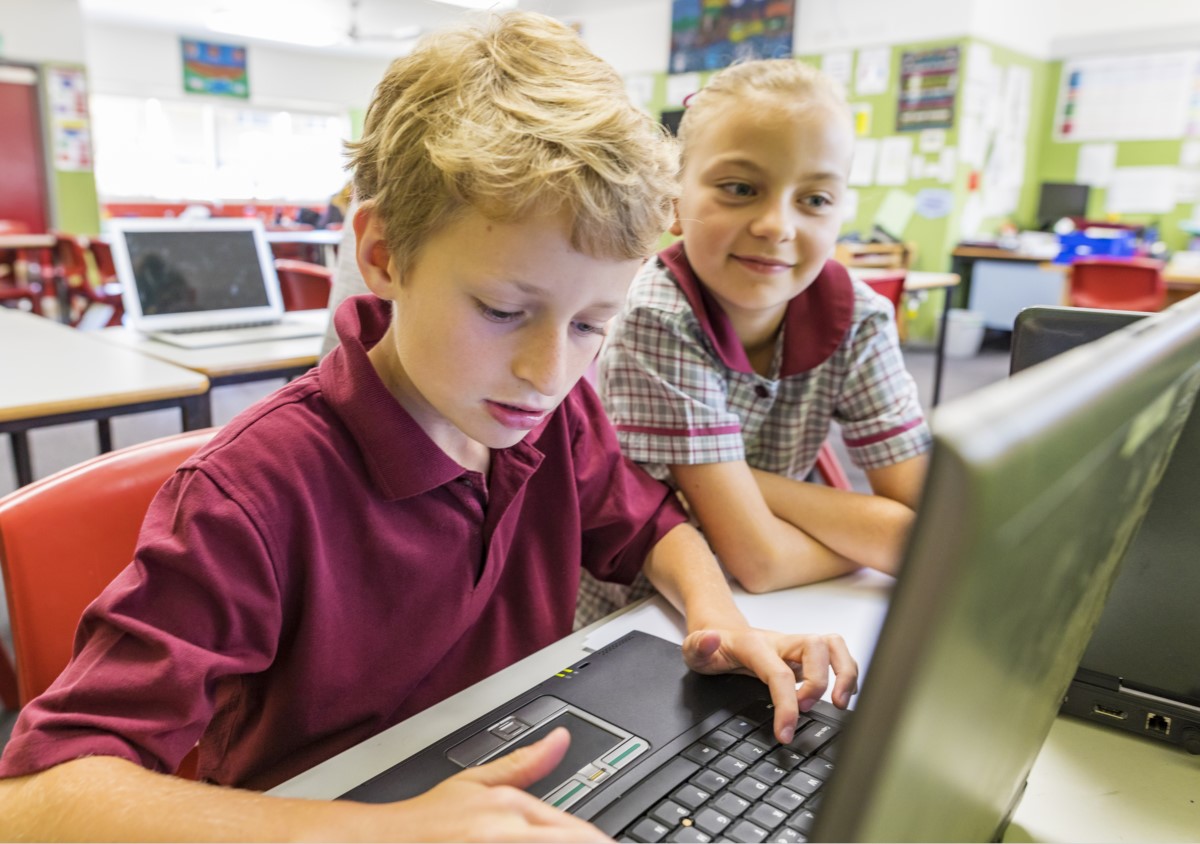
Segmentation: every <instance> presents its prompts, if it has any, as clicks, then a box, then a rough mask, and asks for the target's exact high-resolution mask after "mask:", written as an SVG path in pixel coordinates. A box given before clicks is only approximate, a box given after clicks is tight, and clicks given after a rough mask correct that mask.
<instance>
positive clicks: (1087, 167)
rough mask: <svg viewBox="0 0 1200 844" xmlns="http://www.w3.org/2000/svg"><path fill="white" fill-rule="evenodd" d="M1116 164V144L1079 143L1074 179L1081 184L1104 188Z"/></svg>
mask: <svg viewBox="0 0 1200 844" xmlns="http://www.w3.org/2000/svg"><path fill="white" fill-rule="evenodd" d="M1116 166H1117V145H1116V144H1081V145H1080V147H1079V162H1078V164H1077V165H1076V167H1075V181H1076V182H1078V183H1079V184H1081V185H1092V186H1093V187H1098V188H1106V187H1108V184H1109V182H1111V181H1112V174H1113V170H1114V169H1115V168H1116Z"/></svg>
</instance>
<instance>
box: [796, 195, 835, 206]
mask: <svg viewBox="0 0 1200 844" xmlns="http://www.w3.org/2000/svg"><path fill="white" fill-rule="evenodd" d="M803 202H804V204H805V205H807V206H808V207H809V208H825V207H827V206H829V205H832V204H833V200H831V199H830V198H829V197H827V196H821V195H820V194H817V195H814V196H806V197H805V198H804V199H803Z"/></svg>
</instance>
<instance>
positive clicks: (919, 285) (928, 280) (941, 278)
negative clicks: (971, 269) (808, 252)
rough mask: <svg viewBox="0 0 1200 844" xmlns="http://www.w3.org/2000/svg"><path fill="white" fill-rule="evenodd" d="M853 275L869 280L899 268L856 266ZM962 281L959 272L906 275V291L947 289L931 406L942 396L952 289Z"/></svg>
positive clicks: (916, 272)
mask: <svg viewBox="0 0 1200 844" xmlns="http://www.w3.org/2000/svg"><path fill="white" fill-rule="evenodd" d="M849 272H850V274H851V275H854V276H857V277H858V278H861V279H864V280H867V279H870V278H872V277H879V276H885V275H894V274H895V273H896V272H897V270H883V269H878V270H876V269H868V268H865V267H854V268H852V269H850V270H849ZM960 281H961V277H960V276H959V275H958V273H933V272H922V271H920V270H910V271H908V272H906V273H905V275H904V292H905V293H911V292H916V291H920V290H938V289H941V290H945V291H946V296H945V298H944V299H943V301H942V313H941V315H940V316H939V317H938V326H939V327H938V333H937V335H938V336H937V346H936V349H937V351H936V354H935V355H934V362H933V399H932V402H931V406H933V407H936V406H937V403H938V402H939V401H940V400H941V397H942V369H943V367H944V365H945V362H946V354H945V352H946V322H947V317H948V316H949V314H950V289H951V288H953V287H956V286H957V285H958V284H959V282H960Z"/></svg>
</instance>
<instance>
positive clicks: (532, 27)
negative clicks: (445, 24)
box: [347, 12, 678, 269]
mask: <svg viewBox="0 0 1200 844" xmlns="http://www.w3.org/2000/svg"><path fill="white" fill-rule="evenodd" d="M347 148H348V149H349V151H350V155H351V162H350V166H352V167H353V168H354V173H355V177H354V180H355V192H356V196H357V197H358V199H359V200H360V201H361V202H362V203H363V204H364V205H365V204H367V203H370V205H371V206H372V207H373V208H374V210H375V212H376V213H377V215H378V216H379V217H380V218H381V219H382V220H383V223H384V227H385V231H386V238H387V241H388V246H389V248H390V249H391V251H392V255H393V258H394V260H396V261H397V263H398V264H399V265H400V267H401V268H402V269H406V268H408V267H409V266H410V265H411V263H412V261H413V260H414V259H415V257H416V256H417V254H418V253H419V251H420V249H421V246H422V244H423V243H424V242H425V241H426V240H427V239H428V238H429V237H430V235H431V234H432V233H434V232H435V231H437V230H438V229H439V228H440V227H442V226H444V225H445V224H446V223H448V222H450V221H451V220H452V219H454V218H455V216H456V215H457V214H460V213H462V212H463V211H464V210H465V209H467V208H473V209H475V210H476V211H478V212H480V213H482V214H483V215H484V216H486V217H489V218H491V219H494V220H497V221H500V222H512V221H515V220H518V219H520V218H522V217H524V216H526V215H529V214H531V213H557V212H563V211H565V212H567V213H568V214H569V217H570V219H571V221H572V223H571V235H570V236H571V245H572V247H573V248H575V249H577V250H579V251H581V252H584V253H586V254H589V255H591V256H593V257H598V258H611V259H617V260H627V259H635V258H642V257H645V256H647V255H650V254H651V253H652V252H653V251H654V247H655V244H656V243H657V241H658V238H659V237H660V235H661V234H662V233H663V231H665V230H666V228H667V226H668V225H669V224H670V219H671V209H672V200H673V199H674V197H675V196H676V179H675V175H676V170H677V160H678V159H677V153H676V148H675V145H674V141H673V140H672V139H671V138H670V137H669V136H668V135H667V133H665V131H664V130H663V129H662V128H661V127H660V126H659V125H658V124H657V123H656V122H655V121H654V120H653V119H651V118H650V117H649V115H647V114H645V113H643V112H642V111H641V110H639V109H638V108H636V107H634V105H633V104H632V103H631V102H630V100H629V97H628V94H627V93H626V91H625V86H624V84H623V83H622V81H621V78H620V77H619V76H618V75H617V73H616V72H615V71H614V70H613V69H612V68H611V67H610V66H609V65H608V64H606V63H605V62H604V61H602V60H601V59H599V58H598V57H597V56H595V55H594V54H593V53H592V52H591V51H589V50H588V48H587V47H586V46H584V44H583V42H582V40H580V38H579V36H578V35H577V34H576V33H575V31H574V30H572V29H571V28H570V27H568V26H566V25H564V24H562V23H559V22H558V21H556V20H554V19H552V18H549V17H545V16H543V15H538V14H533V13H523V12H512V13H506V14H502V15H495V16H492V17H490V18H488V19H486V20H484V21H482V22H478V23H473V24H468V25H465V26H462V27H459V28H456V29H452V30H449V31H446V32H442V33H440V34H435V35H432V36H430V37H428V38H426V39H425V40H424V41H423V42H422V43H421V44H420V45H419V46H418V47H417V49H416V51H414V52H413V53H412V54H410V55H408V56H406V57H404V58H401V59H398V60H396V61H395V62H393V63H392V65H391V67H390V68H389V69H388V71H387V73H386V75H385V76H384V78H383V81H382V82H380V84H379V86H378V87H377V88H376V91H375V95H374V98H373V101H372V103H371V106H370V108H369V110H368V112H367V118H366V125H365V127H364V133H363V137H362V139H361V140H359V141H357V142H354V143H350V144H348V145H347Z"/></svg>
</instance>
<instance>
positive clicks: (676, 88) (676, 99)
mask: <svg viewBox="0 0 1200 844" xmlns="http://www.w3.org/2000/svg"><path fill="white" fill-rule="evenodd" d="M699 90H700V74H698V73H672V74H671V75H670V76H668V77H667V105H668V106H671V107H673V108H683V100H684V98H685V97H687V95H688V94H694V93H696V92H697V91H699Z"/></svg>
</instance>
